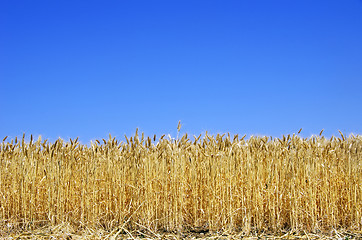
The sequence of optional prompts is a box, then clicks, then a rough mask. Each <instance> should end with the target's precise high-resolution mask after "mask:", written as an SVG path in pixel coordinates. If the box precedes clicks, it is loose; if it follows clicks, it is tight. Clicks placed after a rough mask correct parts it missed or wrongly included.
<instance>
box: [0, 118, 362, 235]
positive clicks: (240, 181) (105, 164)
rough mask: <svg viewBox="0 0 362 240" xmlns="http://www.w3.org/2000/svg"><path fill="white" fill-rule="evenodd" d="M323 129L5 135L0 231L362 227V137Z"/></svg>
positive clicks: (0, 172) (0, 155)
mask: <svg viewBox="0 0 362 240" xmlns="http://www.w3.org/2000/svg"><path fill="white" fill-rule="evenodd" d="M180 128H181V124H180V123H179V125H178V132H179V131H180ZM300 131H301V130H300ZM300 131H299V132H300ZM322 132H323V130H322V131H321V132H320V134H319V136H313V137H311V138H308V139H307V138H301V137H299V135H295V134H293V135H287V136H283V137H282V138H270V137H250V138H249V139H246V138H245V136H243V137H242V138H240V139H239V136H238V135H235V136H233V137H232V136H230V134H226V135H225V134H224V135H220V134H217V135H216V136H214V135H209V134H208V133H206V134H205V135H204V136H203V137H202V136H201V135H199V136H194V140H192V139H190V138H189V137H188V135H187V134H185V135H183V136H182V137H181V138H178V139H172V138H170V137H168V138H167V137H165V135H163V136H162V137H161V138H160V139H159V140H158V142H156V136H153V138H150V137H145V136H144V134H143V133H142V135H141V136H139V133H138V131H136V134H135V135H134V136H132V137H125V139H126V142H125V143H124V142H119V141H118V140H116V139H115V138H113V137H112V136H109V139H108V140H105V139H102V140H101V141H100V140H96V141H95V142H94V143H91V145H90V146H87V145H83V144H80V143H79V141H78V139H75V140H73V139H70V141H69V142H65V141H64V140H62V139H58V140H56V141H55V142H54V143H49V142H48V141H47V140H45V141H42V140H41V138H40V137H39V138H38V140H37V141H34V139H33V136H31V137H30V142H29V143H26V142H25V136H23V138H22V139H21V141H18V139H17V138H15V140H11V141H10V140H8V141H7V142H5V140H6V137H5V138H4V139H3V142H2V143H1V145H0V231H4V232H5V231H10V230H11V229H12V228H18V227H24V226H42V225H49V226H54V225H56V224H59V223H69V224H71V225H72V226H78V227H79V226H83V227H84V226H87V227H101V228H103V229H109V230H111V229H115V228H120V227H121V228H122V229H128V230H134V229H142V228H144V229H148V230H149V231H152V232H155V233H156V232H159V231H190V230H195V229H204V230H205V231H224V232H235V231H242V232H245V233H249V232H251V231H273V232H281V231H284V230H295V231H307V232H313V231H318V230H330V229H333V228H334V229H348V230H354V231H361V229H362V177H361V176H362V170H361V169H362V168H361V163H362V137H361V136H358V135H357V136H354V135H351V136H349V137H345V136H344V135H343V134H342V133H340V134H341V138H337V137H332V138H330V139H327V138H325V137H324V136H321V135H322Z"/></svg>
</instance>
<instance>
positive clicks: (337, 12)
mask: <svg viewBox="0 0 362 240" xmlns="http://www.w3.org/2000/svg"><path fill="white" fill-rule="evenodd" d="M0 34H1V35H0V96H1V102H0V103H1V105H0V106H1V109H0V135H1V136H0V137H1V138H2V137H4V136H6V135H8V136H9V137H11V138H14V137H15V136H21V135H22V133H23V132H25V133H26V134H34V135H42V136H43V137H44V138H48V139H50V140H55V139H57V138H58V137H62V138H69V137H71V138H75V137H77V136H79V137H80V139H81V141H82V142H83V143H88V142H89V141H90V140H92V139H96V138H106V137H107V136H108V133H111V134H112V135H114V136H116V137H117V138H120V139H121V138H123V136H124V134H127V135H132V134H134V132H135V129H136V128H137V127H139V129H140V131H144V132H145V133H146V135H153V134H158V135H161V134H164V133H165V134H168V133H170V134H171V135H172V136H176V132H177V129H176V128H177V123H178V121H179V120H181V121H182V123H183V128H182V132H183V133H184V132H188V133H189V134H199V133H204V132H205V131H206V130H207V131H209V132H211V133H223V132H231V133H232V134H236V133H239V134H242V135H243V134H248V136H250V135H253V134H254V135H256V134H258V135H268V136H276V137H279V136H281V135H282V134H288V133H294V132H297V131H298V130H299V128H303V132H302V133H303V136H304V137H308V136H310V135H311V134H318V133H319V131H320V130H321V129H323V128H324V129H325V134H326V135H327V136H331V135H332V134H333V135H337V134H338V129H340V130H342V131H343V132H344V133H347V134H349V133H356V134H361V133H362V124H361V123H362V107H361V106H362V1H361V0H343V1H342V0H317V1H316V0H303V1H302V0H301V1H291V0H273V1H270V0H245V1H244V0H240V1H210V0H208V1H195V0H193V1H188V0H186V1H158V0H155V1H137V0H135V1H121V0H117V1H48V0H44V1H39V0H32V1H25V0H19V1H14V0H2V1H1V2H0Z"/></svg>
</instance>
